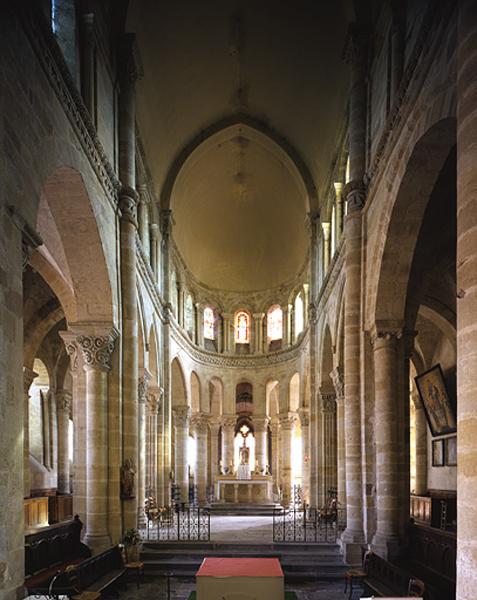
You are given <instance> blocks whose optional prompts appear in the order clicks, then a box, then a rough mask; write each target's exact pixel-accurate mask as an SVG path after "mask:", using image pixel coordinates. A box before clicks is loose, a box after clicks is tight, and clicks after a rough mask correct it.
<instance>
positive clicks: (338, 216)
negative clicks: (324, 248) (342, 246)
mask: <svg viewBox="0 0 477 600" xmlns="http://www.w3.org/2000/svg"><path fill="white" fill-rule="evenodd" d="M334 188H335V197H336V204H335V206H336V213H335V239H336V245H338V243H339V240H340V238H341V234H342V233H343V216H344V206H343V184H342V183H340V182H339V181H337V182H336V183H335V184H334Z"/></svg>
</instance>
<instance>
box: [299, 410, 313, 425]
mask: <svg viewBox="0 0 477 600" xmlns="http://www.w3.org/2000/svg"><path fill="white" fill-rule="evenodd" d="M298 416H299V417H300V423H301V426H302V427H309V425H310V413H309V411H308V409H307V408H300V410H299V411H298Z"/></svg>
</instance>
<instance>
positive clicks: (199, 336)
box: [195, 302, 204, 348]
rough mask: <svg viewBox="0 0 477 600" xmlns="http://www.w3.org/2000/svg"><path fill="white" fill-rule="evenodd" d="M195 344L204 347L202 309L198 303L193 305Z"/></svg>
mask: <svg viewBox="0 0 477 600" xmlns="http://www.w3.org/2000/svg"><path fill="white" fill-rule="evenodd" d="M195 326H196V343H197V345H198V346H200V347H201V348H203V347H204V307H203V306H202V304H200V302H196V303H195Z"/></svg>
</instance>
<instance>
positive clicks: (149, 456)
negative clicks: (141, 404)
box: [146, 394, 159, 499]
mask: <svg viewBox="0 0 477 600" xmlns="http://www.w3.org/2000/svg"><path fill="white" fill-rule="evenodd" d="M158 412H159V403H158V400H157V397H156V396H155V395H154V394H148V395H147V401H146V494H147V493H149V494H152V495H153V496H154V497H155V498H156V499H157V464H158V443H157V442H158V439H157V416H158Z"/></svg>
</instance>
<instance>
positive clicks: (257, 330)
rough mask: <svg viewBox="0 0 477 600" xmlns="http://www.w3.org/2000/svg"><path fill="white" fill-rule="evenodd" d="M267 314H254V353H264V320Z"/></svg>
mask: <svg viewBox="0 0 477 600" xmlns="http://www.w3.org/2000/svg"><path fill="white" fill-rule="evenodd" d="M264 316H265V313H254V314H253V315H252V317H253V330H252V335H253V352H254V353H255V354H262V352H263V318H264Z"/></svg>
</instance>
